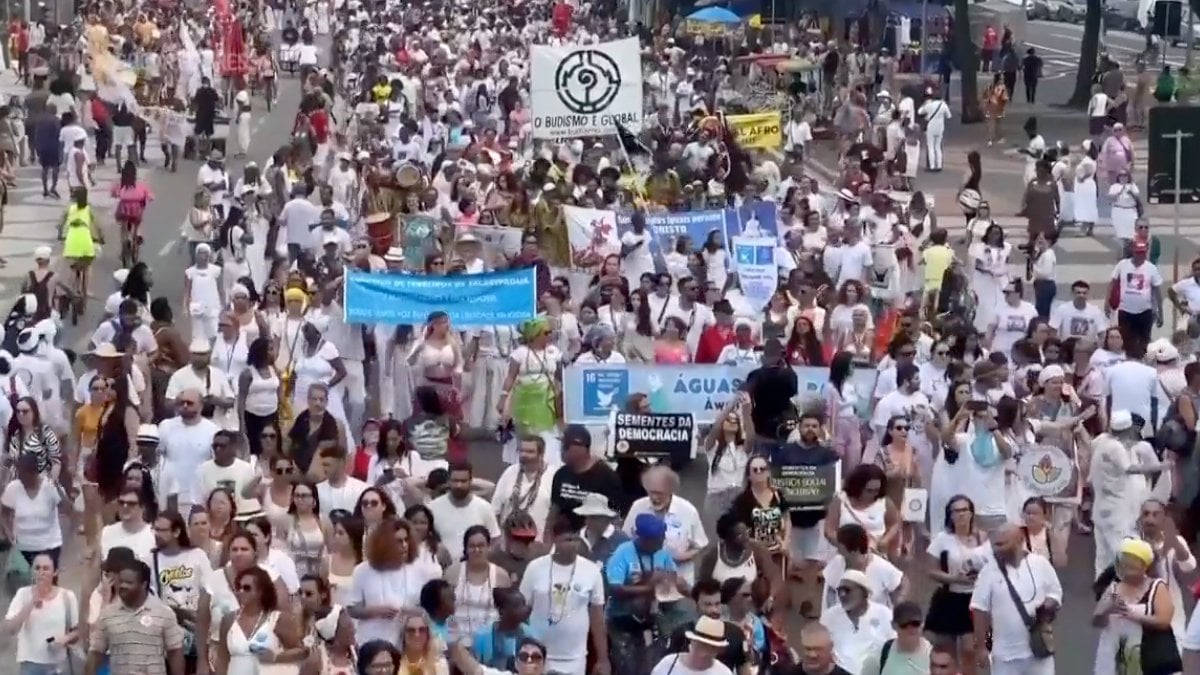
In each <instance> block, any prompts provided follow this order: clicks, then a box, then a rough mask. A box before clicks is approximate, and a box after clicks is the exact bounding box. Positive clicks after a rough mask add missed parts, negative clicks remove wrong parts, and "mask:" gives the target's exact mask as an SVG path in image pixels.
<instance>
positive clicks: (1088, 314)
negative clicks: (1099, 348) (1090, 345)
mask: <svg viewBox="0 0 1200 675" xmlns="http://www.w3.org/2000/svg"><path fill="white" fill-rule="evenodd" d="M1050 327H1051V328H1053V329H1054V330H1055V332H1057V333H1058V337H1059V339H1060V340H1066V339H1068V338H1073V337H1076V338H1088V339H1090V340H1094V339H1095V338H1096V336H1097V335H1099V334H1100V331H1102V330H1104V329H1105V328H1108V317H1106V316H1104V311H1103V310H1101V309H1100V308H1099V307H1097V306H1095V305H1093V304H1092V303H1090V302H1089V303H1087V304H1085V305H1084V306H1083V309H1079V308H1078V307H1076V306H1075V303H1074V302H1064V303H1062V304H1061V305H1058V306H1057V307H1055V308H1054V309H1053V310H1051V312H1050Z"/></svg>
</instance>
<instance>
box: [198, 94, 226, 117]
mask: <svg viewBox="0 0 1200 675" xmlns="http://www.w3.org/2000/svg"><path fill="white" fill-rule="evenodd" d="M220 104H221V97H220V95H218V94H217V90H216V89H213V88H212V87H200V88H199V89H197V90H196V116H197V117H199V116H205V117H210V118H211V117H215V116H216V114H217V108H218V107H220Z"/></svg>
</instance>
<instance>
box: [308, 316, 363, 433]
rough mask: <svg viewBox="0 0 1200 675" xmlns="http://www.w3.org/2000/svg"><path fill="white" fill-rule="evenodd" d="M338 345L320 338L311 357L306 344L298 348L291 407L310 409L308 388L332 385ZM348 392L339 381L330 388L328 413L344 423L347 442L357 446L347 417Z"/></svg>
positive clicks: (343, 428) (343, 427)
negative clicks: (306, 349)
mask: <svg viewBox="0 0 1200 675" xmlns="http://www.w3.org/2000/svg"><path fill="white" fill-rule="evenodd" d="M339 356H340V354H338V350H337V347H335V346H333V343H332V342H325V341H324V340H322V341H321V344H319V345H317V350H316V352H314V353H313V354H312V356H309V355H307V354H305V353H304V349H303V347H297V349H296V355H295V359H296V364H295V373H296V386H295V388H294V389H293V391H292V410H295V411H297V414H299V411H301V410H305V409H307V408H308V389H309V387H311V386H312V385H313V384H315V383H317V382H324V383H325V384H329V382H330V381H331V380H332V379H333V376H334V374H335V371H334V369H333V360H334V359H336V358H338V357H339ZM344 393H345V391H344V390H343V389H342V386H341V385H340V384H339V385H337V386H335V387H331V388H330V389H329V403H328V409H329V414H330V415H333V417H334V419H336V420H337V421H339V422H341V423H342V430H343V433H342V435H343V437H344V438H345V441H346V447H347V448H353V447H356V446H355V445H354V434H353V433H351V431H350V424H349V423H348V422H347V420H346V407H345V405H344V404H343V403H342V395H343V394H344Z"/></svg>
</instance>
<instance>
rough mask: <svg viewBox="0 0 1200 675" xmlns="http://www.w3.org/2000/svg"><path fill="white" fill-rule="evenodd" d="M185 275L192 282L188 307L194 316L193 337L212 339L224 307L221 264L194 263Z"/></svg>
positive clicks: (189, 313) (189, 312) (215, 334)
mask: <svg viewBox="0 0 1200 675" xmlns="http://www.w3.org/2000/svg"><path fill="white" fill-rule="evenodd" d="M184 275H185V276H186V277H187V278H188V279H189V280H190V281H191V282H192V286H191V289H192V291H191V297H190V302H189V304H188V307H187V311H188V316H190V317H191V318H192V337H193V338H197V337H200V338H204V339H205V340H212V339H213V338H215V337H216V336H217V318H218V317H219V316H220V315H221V310H222V309H223V307H222V304H221V288H220V279H221V266H220V265H214V264H212V263H209V264H207V265H205V266H204V267H198V266H196V265H192V266H191V267H189V268H187V270H186V271H185V272H184Z"/></svg>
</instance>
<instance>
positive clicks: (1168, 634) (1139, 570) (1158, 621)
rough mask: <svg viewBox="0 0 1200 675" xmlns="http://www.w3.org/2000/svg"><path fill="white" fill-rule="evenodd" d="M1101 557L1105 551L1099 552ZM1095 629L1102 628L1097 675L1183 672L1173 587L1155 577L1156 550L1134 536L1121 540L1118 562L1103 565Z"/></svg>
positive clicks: (1097, 653) (1095, 674) (1096, 588)
mask: <svg viewBox="0 0 1200 675" xmlns="http://www.w3.org/2000/svg"><path fill="white" fill-rule="evenodd" d="M1096 553H1097V555H1099V553H1100V552H1099V551H1097V552H1096ZM1096 564H1097V565H1105V566H1106V567H1107V569H1105V571H1104V573H1103V574H1102V575H1101V577H1100V579H1099V580H1097V583H1096V585H1095V591H1096V595H1097V598H1096V599H1097V602H1096V610H1095V612H1093V614H1092V624H1093V625H1094V626H1097V627H1099V628H1100V637H1099V640H1098V641H1097V644H1096V665H1095V668H1094V669H1093V670H1092V672H1093V673H1094V675H1116V674H1117V673H1146V674H1147V675H1149V674H1150V673H1178V672H1182V671H1183V663H1182V660H1181V659H1180V655H1179V646H1178V644H1177V643H1176V642H1175V636H1174V634H1173V633H1172V631H1171V617H1172V616H1174V614H1175V613H1176V612H1182V611H1184V610H1183V608H1182V607H1175V606H1174V604H1173V603H1172V602H1171V595H1170V593H1168V592H1167V584H1166V582H1165V581H1163V580H1162V579H1159V578H1157V577H1155V576H1154V575H1152V574H1150V573H1149V572H1150V571H1151V569H1152V567H1153V565H1154V548H1153V547H1152V546H1151V545H1150V544H1149V543H1147V542H1145V541H1143V540H1141V539H1137V538H1134V537H1129V538H1126V539H1124V540H1122V541H1121V543H1120V545H1119V546H1118V548H1117V551H1116V556H1115V560H1112V559H1110V560H1103V561H1102V560H1100V559H1099V558H1097V560H1096Z"/></svg>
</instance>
